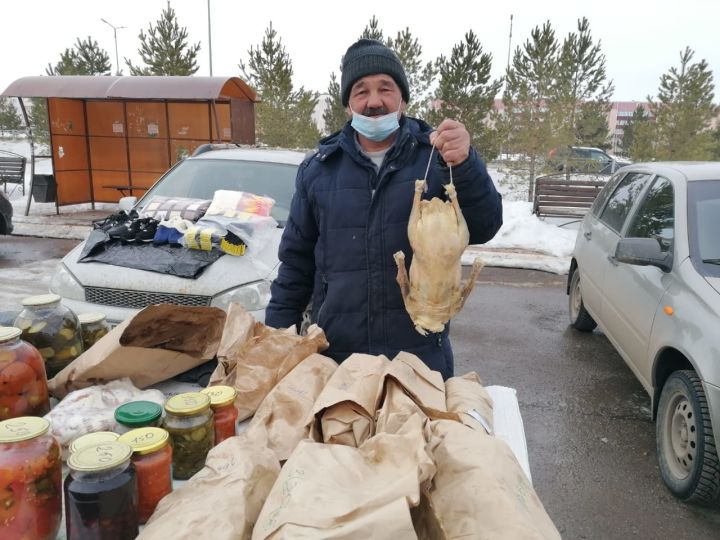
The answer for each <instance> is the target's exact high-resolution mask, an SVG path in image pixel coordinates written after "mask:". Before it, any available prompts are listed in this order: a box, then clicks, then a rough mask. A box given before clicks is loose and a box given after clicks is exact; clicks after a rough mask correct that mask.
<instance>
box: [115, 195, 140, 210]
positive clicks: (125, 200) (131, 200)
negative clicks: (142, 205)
mask: <svg viewBox="0 0 720 540" xmlns="http://www.w3.org/2000/svg"><path fill="white" fill-rule="evenodd" d="M136 202H137V197H122V198H121V199H120V201H119V202H118V206H119V207H120V210H124V211H125V212H129V211H130V210H132V208H133V206H135V203H136Z"/></svg>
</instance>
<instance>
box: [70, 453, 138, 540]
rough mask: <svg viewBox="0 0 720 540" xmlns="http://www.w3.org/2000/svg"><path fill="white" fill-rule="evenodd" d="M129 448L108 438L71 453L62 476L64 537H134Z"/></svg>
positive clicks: (134, 491) (134, 480)
mask: <svg viewBox="0 0 720 540" xmlns="http://www.w3.org/2000/svg"><path fill="white" fill-rule="evenodd" d="M131 456H132V448H130V446H128V445H127V444H124V443H121V442H118V441H110V442H104V443H98V444H94V445H91V446H85V447H84V448H82V449H80V450H78V451H77V452H75V453H73V454H72V455H71V456H70V458H69V459H68V462H67V464H68V467H69V468H70V474H68V476H67V478H65V485H64V492H65V530H66V533H67V540H81V539H82V540H131V539H134V538H136V537H137V535H138V532H139V523H138V488H137V478H136V476H135V467H133V465H132V463H131V462H130V458H131Z"/></svg>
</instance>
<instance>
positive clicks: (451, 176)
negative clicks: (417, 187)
mask: <svg viewBox="0 0 720 540" xmlns="http://www.w3.org/2000/svg"><path fill="white" fill-rule="evenodd" d="M434 151H435V144H434V143H433V145H432V148H430V157H429V158H428V164H427V168H426V169H425V178H424V180H425V192H426V193H427V190H428V187H427V178H428V174H429V173H430V165H431V164H432V157H433V152H434ZM447 166H448V169H450V184H452V183H453V175H452V165H450V164H449V163H448V164H447Z"/></svg>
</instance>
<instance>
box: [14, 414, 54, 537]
mask: <svg viewBox="0 0 720 540" xmlns="http://www.w3.org/2000/svg"><path fill="white" fill-rule="evenodd" d="M49 429H50V422H48V421H47V420H45V419H44V418H38V417H36V416H23V417H19V418H13V419H12V420H4V421H2V422H0V537H1V538H2V539H3V540H21V539H23V540H24V539H26V538H33V539H34V540H51V539H54V538H55V537H56V535H57V532H58V529H59V528H60V519H61V516H62V491H61V487H62V486H61V482H62V460H61V459H60V445H59V444H58V442H57V441H56V440H55V438H53V436H52V435H50V434H49V433H48V430H49Z"/></svg>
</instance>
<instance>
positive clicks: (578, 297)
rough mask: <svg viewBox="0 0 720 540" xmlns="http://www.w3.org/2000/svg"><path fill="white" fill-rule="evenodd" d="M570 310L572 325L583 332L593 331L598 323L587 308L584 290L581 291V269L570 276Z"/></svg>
mask: <svg viewBox="0 0 720 540" xmlns="http://www.w3.org/2000/svg"><path fill="white" fill-rule="evenodd" d="M568 312H569V313H570V326H572V327H573V328H575V329H576V330H580V331H582V332H592V331H593V330H595V327H596V326H597V323H596V322H595V319H593V318H592V316H591V315H590V314H589V313H588V312H587V310H586V309H585V304H583V299H582V292H581V291H580V270H579V269H578V268H576V269H575V271H574V272H573V275H572V278H570V294H569V299H568Z"/></svg>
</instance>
